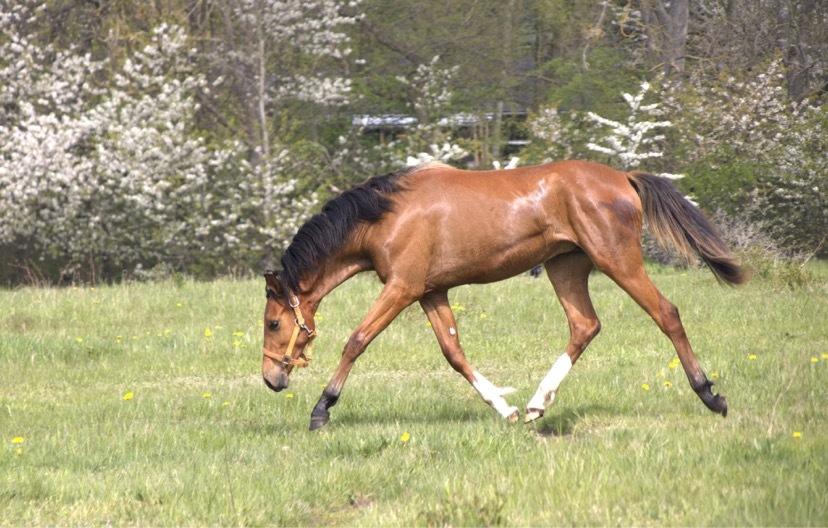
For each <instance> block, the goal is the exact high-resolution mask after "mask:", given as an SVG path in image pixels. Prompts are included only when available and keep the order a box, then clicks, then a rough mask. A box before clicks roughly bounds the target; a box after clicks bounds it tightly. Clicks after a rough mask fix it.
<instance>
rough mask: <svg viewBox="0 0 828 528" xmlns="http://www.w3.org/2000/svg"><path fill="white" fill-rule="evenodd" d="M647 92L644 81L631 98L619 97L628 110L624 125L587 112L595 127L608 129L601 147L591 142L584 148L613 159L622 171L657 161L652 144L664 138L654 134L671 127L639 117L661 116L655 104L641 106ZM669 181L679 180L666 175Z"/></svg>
mask: <svg viewBox="0 0 828 528" xmlns="http://www.w3.org/2000/svg"><path fill="white" fill-rule="evenodd" d="M649 90H650V84H649V83H648V82H646V81H645V82H643V83H641V89H640V90H639V92H638V94H636V95H635V96H633V95H630V94H628V93H624V94H622V96H623V98H624V101H625V102H626V103H627V106H628V107H629V116H628V117H627V121H626V123H621V122H618V121H613V120H612V119H607V118H605V117H601V116H599V115H598V114H596V113H594V112H587V117H588V118H589V119H590V120H591V121H592V122H594V123H596V124H597V125H600V126H603V127H607V128H609V129H610V130H609V132H607V133H606V134H605V135H604V136H603V138H602V139H603V142H604V143H603V144H597V143H595V142H590V143H587V148H588V149H590V150H592V151H594V152H600V153H602V154H607V155H609V156H611V157H613V158H617V159H618V160H619V162H620V163H621V166H622V168H624V169H632V168H636V167H638V166H639V165H641V162H642V161H643V160H646V159H649V158H660V157H662V156H663V155H664V153H663V152H662V151H661V150H657V149H656V144H657V143H659V142H662V141H663V140H664V136H663V135H661V134H657V133H654V131H655V130H656V129H659V128H669V127H672V126H673V123H672V122H670V121H644V120H641V117H640V114H648V115H650V116H657V115H660V114H661V111H660V110H659V106H660V105H659V104H658V103H654V104H650V105H642V104H641V103H642V101H643V100H644V96H645V95H646V94H647V92H648V91H649ZM666 177H669V178H671V179H678V178H681V177H682V176H681V175H678V174H666Z"/></svg>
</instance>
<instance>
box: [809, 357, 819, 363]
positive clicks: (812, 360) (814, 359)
mask: <svg viewBox="0 0 828 528" xmlns="http://www.w3.org/2000/svg"><path fill="white" fill-rule="evenodd" d="M818 362H819V358H818V357H816V356H811V363H818Z"/></svg>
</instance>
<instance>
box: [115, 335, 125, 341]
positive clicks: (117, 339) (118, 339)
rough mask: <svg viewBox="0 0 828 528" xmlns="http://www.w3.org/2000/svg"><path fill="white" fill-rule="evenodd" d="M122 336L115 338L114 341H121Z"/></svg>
mask: <svg viewBox="0 0 828 528" xmlns="http://www.w3.org/2000/svg"><path fill="white" fill-rule="evenodd" d="M123 340H124V336H115V341H123Z"/></svg>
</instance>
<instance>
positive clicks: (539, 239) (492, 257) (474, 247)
mask: <svg viewBox="0 0 828 528" xmlns="http://www.w3.org/2000/svg"><path fill="white" fill-rule="evenodd" d="M509 235H510V236H500V237H498V236H496V235H495V236H493V234H492V233H489V235H488V236H473V237H467V238H465V239H464V240H462V241H459V240H456V241H455V243H453V244H452V243H449V244H441V245H440V246H439V247H438V250H437V251H436V252H435V254H434V256H433V258H432V259H431V265H430V266H429V273H428V278H427V283H428V284H429V285H431V286H434V287H437V288H444V287H453V286H457V285H460V284H469V283H488V282H497V281H500V280H504V279H508V278H510V277H514V276H515V275H518V274H520V273H523V272H525V271H528V270H530V269H531V268H532V267H534V266H537V265H538V264H540V263H542V262H545V261H546V260H548V259H550V258H552V257H554V256H556V255H559V254H561V253H566V252H567V251H571V250H572V249H573V248H574V244H571V243H570V242H568V241H567V240H565V239H558V238H557V237H555V236H554V235H553V236H550V234H549V233H548V232H546V231H537V230H535V232H533V233H515V232H514V231H512V232H511V233H510V234H509Z"/></svg>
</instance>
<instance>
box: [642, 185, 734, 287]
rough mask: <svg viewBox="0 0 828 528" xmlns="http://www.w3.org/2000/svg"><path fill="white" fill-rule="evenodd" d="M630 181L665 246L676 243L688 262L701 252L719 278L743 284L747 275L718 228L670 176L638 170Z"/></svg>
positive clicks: (655, 233) (650, 225)
mask: <svg viewBox="0 0 828 528" xmlns="http://www.w3.org/2000/svg"><path fill="white" fill-rule="evenodd" d="M628 177H629V179H630V183H631V184H632V186H633V188H635V192H637V193H638V196H639V197H640V198H641V205H642V207H643V208H644V218H645V219H646V220H647V224H648V225H649V227H650V230H651V231H652V233H653V235H655V238H656V240H658V242H659V243H660V244H661V245H662V246H665V247H666V246H672V247H674V248H675V249H677V250H678V252H679V254H681V256H682V257H684V258H685V259H686V260H687V261H688V262H692V261H694V260H695V256H696V255H698V256H699V257H701V259H702V260H703V261H704V263H705V264H707V266H708V267H709V268H710V271H712V272H713V274H714V275H715V276H716V278H717V279H719V280H721V281H723V282H727V283H730V284H742V283H743V282H745V280H746V279H747V276H746V274H745V272H744V270H742V267H741V266H740V265H739V263H738V262H737V261H736V258H735V257H734V256H733V254H732V253H731V252H730V248H728V247H727V244H725V243H724V241H723V240H722V238H721V236H719V234H718V232H717V231H716V228H714V227H713V225H712V224H711V223H710V221H709V220H707V218H705V216H704V215H703V214H702V212H701V211H699V209H698V207H696V206H694V205H693V204H692V203H690V202H689V201H687V199H686V198H685V197H684V196H682V195H681V194H680V193H679V192H678V191H677V190H676V188H675V187H673V184H672V183H671V182H670V180H668V179H667V178H662V177H659V176H653V175H652V174H644V173H640V172H635V173H631V174H629V176H628Z"/></svg>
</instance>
